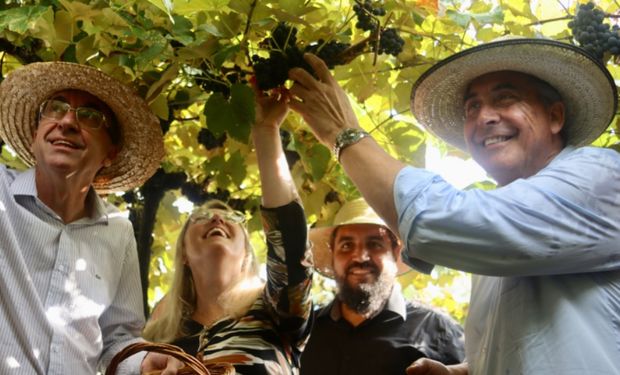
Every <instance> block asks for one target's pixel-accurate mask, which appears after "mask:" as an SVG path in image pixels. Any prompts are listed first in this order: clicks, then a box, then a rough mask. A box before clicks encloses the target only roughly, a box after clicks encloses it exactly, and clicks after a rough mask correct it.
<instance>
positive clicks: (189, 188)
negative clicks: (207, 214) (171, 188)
mask: <svg viewBox="0 0 620 375" xmlns="http://www.w3.org/2000/svg"><path fill="white" fill-rule="evenodd" d="M181 193H183V195H184V196H185V197H186V198H187V199H188V200H189V201H190V202H192V203H194V204H203V203H204V202H206V201H207V199H209V193H207V192H206V191H205V189H204V187H203V185H202V184H198V183H196V182H191V181H187V182H185V183H184V184H183V185H181Z"/></svg>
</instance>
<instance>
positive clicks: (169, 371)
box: [161, 357, 183, 375]
mask: <svg viewBox="0 0 620 375" xmlns="http://www.w3.org/2000/svg"><path fill="white" fill-rule="evenodd" d="M181 368H183V362H181V361H179V360H178V359H176V358H173V357H168V365H167V366H166V368H165V369H164V370H163V371H162V372H161V375H176V374H177V373H178V370H179V369H181Z"/></svg>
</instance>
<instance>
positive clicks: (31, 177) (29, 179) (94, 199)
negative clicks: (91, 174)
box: [11, 168, 108, 224]
mask: <svg viewBox="0 0 620 375" xmlns="http://www.w3.org/2000/svg"><path fill="white" fill-rule="evenodd" d="M11 193H12V194H13V195H14V196H29V197H32V198H34V199H36V200H37V201H38V202H40V203H41V204H42V205H43V206H45V204H44V203H43V202H41V201H40V200H39V197H38V193H37V185H36V183H35V170H34V168H30V169H28V170H26V171H24V172H22V173H18V174H17V175H16V176H15V179H14V180H13V182H12V183H11ZM86 204H87V205H88V206H89V207H92V208H93V210H92V213H91V216H90V217H88V218H83V219H80V220H87V221H88V222H103V223H106V224H107V223H108V212H107V210H106V208H105V204H104V202H103V200H102V199H101V197H99V196H98V195H97V192H95V189H93V187H92V186H91V187H90V188H89V190H88V194H87V195H86ZM45 207H46V208H48V207H47V206H45ZM48 209H49V208H48ZM56 216H57V215H56Z"/></svg>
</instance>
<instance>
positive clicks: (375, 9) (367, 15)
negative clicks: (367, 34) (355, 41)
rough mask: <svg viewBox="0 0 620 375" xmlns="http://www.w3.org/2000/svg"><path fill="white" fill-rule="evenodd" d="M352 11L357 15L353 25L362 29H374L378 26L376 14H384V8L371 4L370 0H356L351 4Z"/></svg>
mask: <svg viewBox="0 0 620 375" xmlns="http://www.w3.org/2000/svg"><path fill="white" fill-rule="evenodd" d="M353 12H355V15H356V16H357V23H356V24H355V27H357V28H358V29H361V30H364V31H375V30H377V28H378V27H379V21H378V20H377V18H376V16H385V9H383V7H381V6H379V5H377V6H375V5H373V2H372V1H371V0H364V1H363V2H362V1H360V0H356V1H355V4H354V5H353Z"/></svg>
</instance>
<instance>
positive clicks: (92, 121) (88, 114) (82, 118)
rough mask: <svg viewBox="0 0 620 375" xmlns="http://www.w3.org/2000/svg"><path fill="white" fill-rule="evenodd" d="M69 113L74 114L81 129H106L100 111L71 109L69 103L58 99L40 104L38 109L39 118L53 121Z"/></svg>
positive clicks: (81, 108) (80, 108)
mask: <svg viewBox="0 0 620 375" xmlns="http://www.w3.org/2000/svg"><path fill="white" fill-rule="evenodd" d="M69 111H73V112H75V118H76V120H77V123H78V125H80V126H81V127H84V128H88V129H100V128H101V127H108V124H107V122H106V117H105V115H104V114H103V113H102V112H101V111H99V110H97V109H94V108H90V107H77V108H73V107H71V105H69V103H67V102H65V101H62V100H60V99H48V100H46V101H44V102H43V103H41V108H40V109H39V113H40V114H41V117H44V118H49V119H53V120H60V119H62V118H63V117H65V115H66V114H67V112H69Z"/></svg>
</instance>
